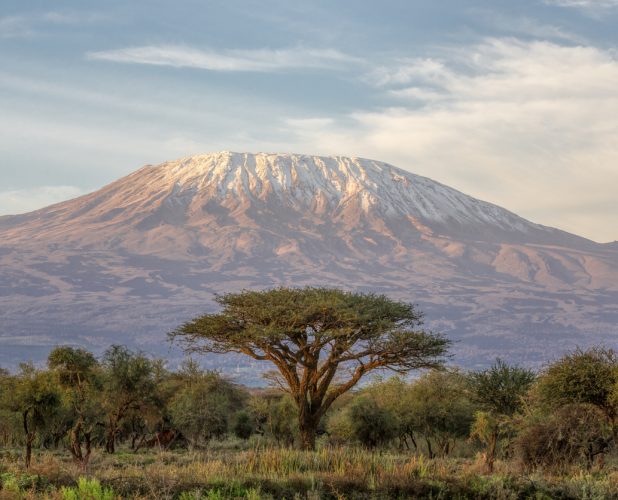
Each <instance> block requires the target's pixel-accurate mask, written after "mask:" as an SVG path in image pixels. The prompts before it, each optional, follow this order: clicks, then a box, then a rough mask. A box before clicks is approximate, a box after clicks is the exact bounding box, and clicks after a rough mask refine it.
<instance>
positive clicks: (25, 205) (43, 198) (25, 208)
mask: <svg viewBox="0 0 618 500" xmlns="http://www.w3.org/2000/svg"><path fill="white" fill-rule="evenodd" d="M84 193H85V191H84V190H83V189H81V188H78V187H75V186H41V187H34V188H28V189H14V190H9V191H0V215H8V214H21V213H25V212H30V211H32V210H36V209H38V208H40V207H45V206H48V205H52V204H54V203H58V202H61V201H64V200H69V199H71V198H76V197H77V196H80V195H82V194H84Z"/></svg>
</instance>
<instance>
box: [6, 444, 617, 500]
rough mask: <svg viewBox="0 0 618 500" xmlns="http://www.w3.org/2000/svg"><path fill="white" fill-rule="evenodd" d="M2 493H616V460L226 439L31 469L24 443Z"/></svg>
mask: <svg viewBox="0 0 618 500" xmlns="http://www.w3.org/2000/svg"><path fill="white" fill-rule="evenodd" d="M0 480H1V484H2V489H1V490H0V499H13V498H15V499H22V498H23V499H27V498H50V499H57V498H58V499H76V500H77V499H89V500H96V499H115V498H157V499H159V498H160V499H167V498H170V499H172V498H179V499H183V500H190V499H199V498H208V499H218V498H248V499H257V498H289V499H294V498H316V499H317V498H431V499H451V498H454V499H457V498H459V499H467V498H470V499H472V498H479V499H484V498H485V499H520V498H521V499H523V498H534V499H550V498H563V499H567V498H573V499H575V498H578V499H579V498H583V499H606V498H607V499H611V498H618V469H617V468H616V467H614V466H613V465H612V464H606V465H605V466H604V467H603V468H602V469H601V468H599V467H597V468H593V469H592V470H591V471H585V472H584V471H582V470H569V471H564V472H563V473H562V474H560V475H551V474H543V473H539V472H537V473H534V474H524V473H522V471H521V470H516V468H515V467H514V466H513V464H512V463H506V462H505V463H503V462H498V463H497V467H496V471H495V472H494V474H492V475H485V474H483V466H482V464H481V460H480V459H478V460H471V459H455V458H452V459H434V460H428V459H426V458H424V457H422V456H415V455H413V454H410V453H408V454H404V453H397V452H385V451H383V452H375V453H374V452H369V451H367V450H364V449H360V448H351V447H347V448H333V447H323V448H320V449H318V451H316V452H305V451H296V450H291V449H285V448H268V447H263V448H262V447H257V446H256V447H254V448H251V449H234V446H233V443H230V444H229V445H228V446H227V447H224V446H219V447H218V448H216V449H211V450H205V451H199V452H188V451H178V452H176V451H146V452H141V453H132V452H125V451H122V450H121V451H119V452H118V453H116V454H114V455H108V454H105V453H102V452H98V451H97V452H96V453H95V454H94V456H93V460H92V462H91V464H90V466H89V468H88V470H87V471H82V470H80V469H79V468H78V467H77V466H75V465H74V464H73V463H72V462H71V460H70V459H69V458H68V457H67V454H66V453H64V452H57V453H56V452H43V453H39V454H37V456H36V458H35V460H34V461H33V464H32V467H31V468H30V470H29V471H26V470H24V468H23V467H22V466H21V464H20V456H19V453H18V452H17V451H15V452H13V451H6V450H5V451H4V452H2V455H1V459H0Z"/></svg>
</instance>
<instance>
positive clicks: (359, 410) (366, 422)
mask: <svg viewBox="0 0 618 500" xmlns="http://www.w3.org/2000/svg"><path fill="white" fill-rule="evenodd" d="M349 416H350V421H351V425H352V430H353V432H354V436H355V437H356V439H357V440H358V441H359V442H360V443H361V444H363V445H365V446H367V447H369V448H375V447H377V446H379V445H381V444H385V443H387V442H388V441H390V440H392V439H394V438H395V437H397V434H398V432H397V431H398V428H397V423H396V422H395V419H394V418H393V416H392V415H391V414H390V412H388V411H387V410H385V409H383V408H381V407H379V406H378V404H377V403H376V402H375V401H374V400H373V399H369V398H365V397H360V398H358V399H357V400H356V401H354V402H353V403H352V405H351V406H350V410H349Z"/></svg>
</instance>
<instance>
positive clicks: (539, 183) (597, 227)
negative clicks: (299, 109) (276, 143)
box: [290, 39, 618, 240]
mask: <svg viewBox="0 0 618 500" xmlns="http://www.w3.org/2000/svg"><path fill="white" fill-rule="evenodd" d="M451 54H454V56H452V57H451V58H450V59H443V60H442V59H439V60H438V59H436V60H429V59H424V60H408V61H404V62H402V61H399V64H400V65H399V66H395V67H393V68H388V67H385V68H381V69H378V70H376V71H375V72H374V73H373V74H372V75H371V77H370V80H371V79H373V82H374V83H375V84H376V85H378V84H379V85H382V87H383V88H384V89H385V90H386V91H388V92H389V93H390V95H391V96H392V95H396V96H397V97H399V98H400V101H399V104H398V105H397V106H393V107H390V108H387V109H382V110H378V111H358V112H356V113H354V114H353V115H352V116H351V117H350V118H351V119H352V120H353V126H352V127H350V126H349V124H348V123H346V124H345V126H344V125H343V124H334V125H330V126H329V124H328V123H320V122H314V123H313V124H309V125H311V126H304V124H303V123H301V122H298V123H296V124H294V123H293V122H290V126H291V127H294V126H295V130H296V133H297V139H298V141H304V142H309V143H311V144H312V145H313V146H312V147H313V148H314V149H318V150H325V151H328V152H337V153H339V154H342V153H343V154H353V155H361V156H368V157H372V158H377V159H382V160H386V161H390V162H391V163H394V164H396V165H399V166H401V167H404V168H409V169H410V170H412V171H414V172H416V173H419V174H423V175H428V176H430V177H433V178H435V179H437V180H439V181H442V182H444V183H446V184H450V185H452V186H453V187H456V188H459V189H461V190H462V191H464V192H467V193H469V194H472V195H475V196H477V197H480V198H482V199H486V200H489V201H492V202H494V203H497V204H499V205H502V206H505V207H507V208H509V209H511V210H513V211H515V212H517V213H520V214H521V215H523V216H526V217H528V218H530V219H532V220H534V221H536V222H542V223H544V224H547V225H554V226H556V227H560V228H563V229H567V230H569V231H572V232H575V233H578V234H581V235H584V236H589V237H591V238H595V239H600V240H603V239H605V240H614V239H617V238H618V232H617V230H616V228H617V227H618V203H616V186H618V168H616V165H618V141H616V137H618V121H617V120H616V116H618V60H617V59H616V56H615V55H614V54H613V53H611V52H607V51H603V50H600V49H597V48H593V47H582V46H563V45H558V44H555V43H550V42H522V41H519V40H515V39H490V40H486V41H484V42H483V43H481V44H479V45H477V46H473V47H461V48H459V49H453V51H451ZM316 123H317V124H318V125H319V126H315V124H316ZM608 207H614V208H613V209H609V210H608Z"/></svg>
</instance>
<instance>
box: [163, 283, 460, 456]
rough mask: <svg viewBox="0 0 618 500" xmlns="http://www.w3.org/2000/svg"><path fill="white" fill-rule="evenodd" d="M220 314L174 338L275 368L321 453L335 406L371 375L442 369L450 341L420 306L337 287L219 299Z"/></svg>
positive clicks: (197, 349)
mask: <svg viewBox="0 0 618 500" xmlns="http://www.w3.org/2000/svg"><path fill="white" fill-rule="evenodd" d="M216 301H217V303H219V304H220V305H221V306H222V310H221V312H219V313H214V314H206V315H204V316H200V317H198V318H195V319H194V320H193V321H190V322H188V323H185V324H184V325H182V326H180V327H179V328H177V329H176V330H175V331H173V332H172V333H171V334H170V338H171V339H172V340H177V341H179V342H180V343H181V344H183V345H184V347H185V350H186V351H187V352H193V353H227V352H238V353H243V354H246V355H248V356H250V357H252V358H254V359H256V360H260V361H269V362H271V363H273V364H274V365H275V367H276V369H277V372H278V373H277V375H278V380H279V382H280V385H281V386H282V387H283V388H284V389H285V390H287V391H288V392H289V393H290V394H291V395H292V397H293V398H294V400H295V402H296V404H297V406H298V408H299V425H300V431H301V437H302V441H303V442H302V444H303V447H305V448H313V446H314V444H315V431H316V428H317V425H318V423H319V421H320V419H321V418H322V416H323V415H324V413H325V412H326V411H327V410H328V408H329V407H330V406H331V404H332V403H333V402H334V401H335V400H336V399H337V398H338V397H339V396H341V395H342V394H344V393H345V392H346V391H348V390H350V389H351V388H352V387H354V386H355V385H356V384H357V383H358V381H359V380H360V379H361V378H362V377H363V376H364V375H365V374H367V373H368V372H370V371H372V370H376V369H389V370H393V371H396V372H400V373H405V372H408V371H410V370H414V369H419V368H438V367H440V366H442V364H443V363H444V361H445V357H446V356H445V355H446V351H447V349H448V346H449V345H450V341H449V340H448V339H446V338H445V337H443V336H442V335H439V334H435V333H432V332H427V331H425V330H423V329H422V325H423V315H422V313H421V312H420V311H417V310H416V308H415V307H414V305H412V304H408V303H405V302H399V301H394V300H391V299H389V298H388V297H386V296H385V295H378V294H374V293H354V292H348V291H343V290H339V289H334V288H323V287H305V288H275V289H271V290H265V291H242V292H240V293H228V294H224V295H219V296H217V297H216Z"/></svg>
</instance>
